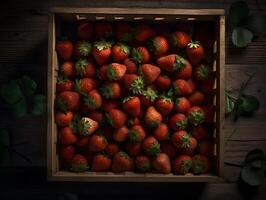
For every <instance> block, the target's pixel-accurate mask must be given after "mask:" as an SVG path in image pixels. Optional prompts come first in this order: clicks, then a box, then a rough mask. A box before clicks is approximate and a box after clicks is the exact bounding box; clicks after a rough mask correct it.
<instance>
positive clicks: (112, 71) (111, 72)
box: [106, 63, 127, 81]
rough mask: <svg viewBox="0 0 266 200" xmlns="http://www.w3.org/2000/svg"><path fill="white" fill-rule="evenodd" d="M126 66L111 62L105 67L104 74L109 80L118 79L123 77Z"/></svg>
mask: <svg viewBox="0 0 266 200" xmlns="http://www.w3.org/2000/svg"><path fill="white" fill-rule="evenodd" d="M126 70H127V68H126V66H125V65H122V64H119V63H111V64H110V65H108V67H107V71H106V76H107V78H108V80H110V81H118V80H120V79H122V78H123V76H124V75H125V73H126Z"/></svg>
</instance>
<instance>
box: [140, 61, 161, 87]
mask: <svg viewBox="0 0 266 200" xmlns="http://www.w3.org/2000/svg"><path fill="white" fill-rule="evenodd" d="M140 70H141V74H142V75H143V77H144V81H145V83H146V84H147V85H149V84H151V83H153V82H154V81H156V79H157V78H158V76H159V75H160V73H161V69H160V68H159V67H157V66H155V65H151V64H144V65H141V67H140Z"/></svg>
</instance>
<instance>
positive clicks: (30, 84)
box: [17, 76, 37, 96]
mask: <svg viewBox="0 0 266 200" xmlns="http://www.w3.org/2000/svg"><path fill="white" fill-rule="evenodd" d="M17 82H18V83H19V85H20V87H21V90H22V91H23V93H24V94H25V95H26V96H30V95H33V94H34V92H35V91H36V89H37V83H36V82H35V81H34V80H32V79H31V78H30V77H29V76H22V77H21V78H20V79H18V80H17Z"/></svg>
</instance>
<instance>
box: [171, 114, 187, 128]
mask: <svg viewBox="0 0 266 200" xmlns="http://www.w3.org/2000/svg"><path fill="white" fill-rule="evenodd" d="M169 124H170V127H171V128H172V129H173V130H174V131H180V130H185V129H186V128H187V125H188V119H187V117H186V116H185V115H184V114H181V113H177V114H175V115H173V116H172V117H171V118H170V120H169Z"/></svg>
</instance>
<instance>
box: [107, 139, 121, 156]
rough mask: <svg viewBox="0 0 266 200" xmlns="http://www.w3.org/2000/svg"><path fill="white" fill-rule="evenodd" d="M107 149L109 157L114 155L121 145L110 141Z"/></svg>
mask: <svg viewBox="0 0 266 200" xmlns="http://www.w3.org/2000/svg"><path fill="white" fill-rule="evenodd" d="M105 151H106V153H107V155H108V156H109V157H114V155H115V154H117V153H118V152H119V146H118V145H117V144H116V143H114V142H110V143H108V145H107V147H106V148H105Z"/></svg>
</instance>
